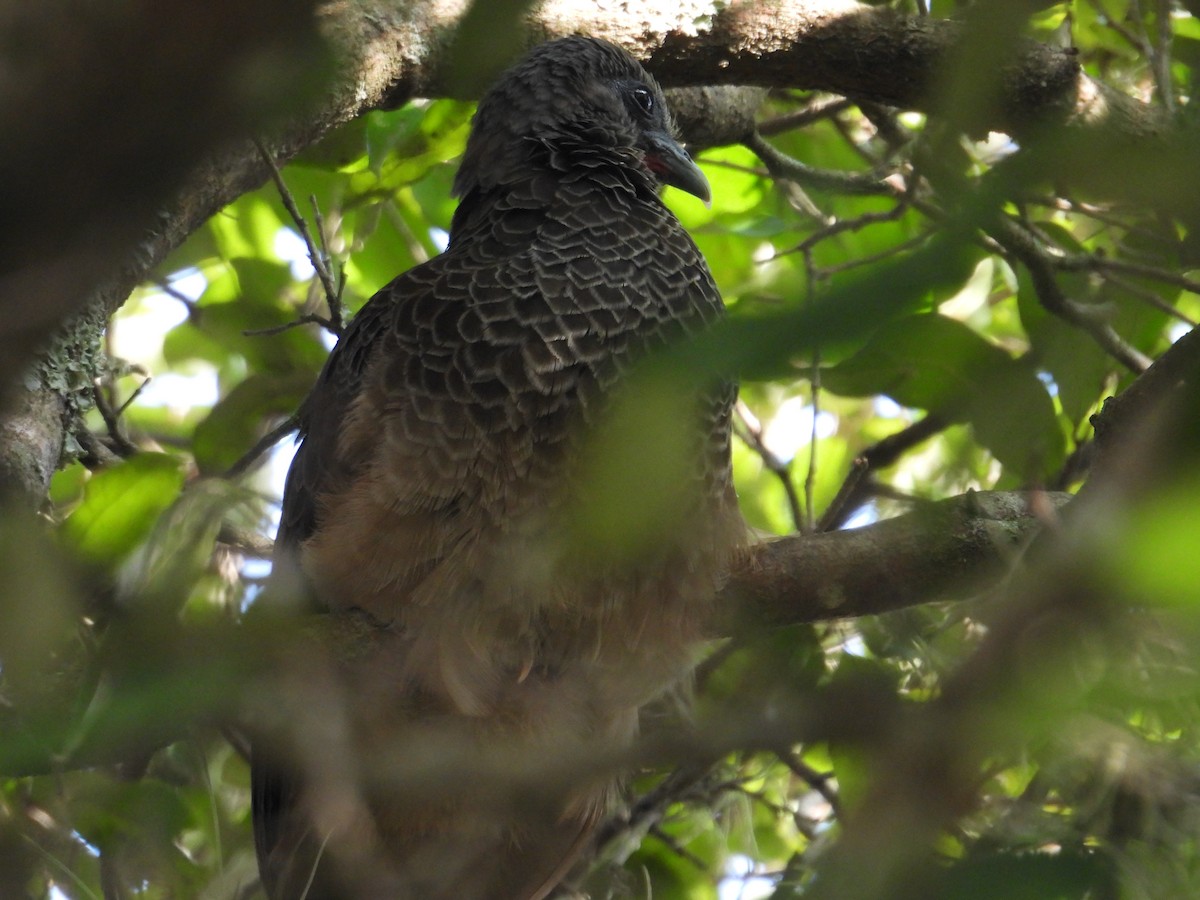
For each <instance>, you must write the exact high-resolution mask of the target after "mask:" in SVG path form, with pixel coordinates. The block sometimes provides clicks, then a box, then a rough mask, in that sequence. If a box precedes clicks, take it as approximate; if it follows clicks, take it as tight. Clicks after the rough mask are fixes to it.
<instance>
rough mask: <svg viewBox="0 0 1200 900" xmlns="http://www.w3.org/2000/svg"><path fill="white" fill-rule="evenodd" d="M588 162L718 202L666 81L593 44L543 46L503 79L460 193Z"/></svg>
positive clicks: (490, 98)
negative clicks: (678, 134)
mask: <svg viewBox="0 0 1200 900" xmlns="http://www.w3.org/2000/svg"><path fill="white" fill-rule="evenodd" d="M588 159H593V160H594V159H603V160H607V161H608V162H610V163H616V164H617V165H623V166H628V167H630V168H633V169H638V170H640V171H641V172H643V173H648V174H650V175H652V176H653V177H654V178H655V179H657V181H658V182H660V183H662V184H669V185H673V186H674V187H677V188H679V189H681V190H684V191H687V192H688V193H689V194H693V195H694V196H696V197H699V198H700V199H701V200H704V201H705V202H708V199H709V187H708V181H707V180H706V179H705V177H704V175H703V173H701V171H700V169H699V168H698V167H697V166H696V164H695V163H694V162H693V161H692V158H691V157H690V156H688V154H687V151H686V150H684V149H683V147H681V146H680V144H679V142H678V141H677V140H676V139H675V131H674V123H673V121H672V119H671V114H670V112H669V111H668V110H667V105H666V102H665V101H664V99H663V94H662V90H661V89H660V88H659V86H658V84H657V82H655V80H654V79H653V78H651V77H650V75H649V74H647V72H646V70H645V69H643V68H642V67H641V65H640V64H639V63H638V61H637V60H635V59H634V58H633V57H632V56H630V55H629V54H628V53H626V52H625V51H624V50H622V49H621V48H620V47H617V46H614V45H613V44H610V43H608V42H607V41H602V40H598V39H596V38H588V37H569V38H563V39H561V40H556V41H550V42H549V43H546V44H542V45H541V46H539V47H537V48H536V49H534V50H533V51H532V52H530V53H529V54H528V55H527V56H525V57H524V58H523V59H522V60H520V61H519V62H517V63H516V64H515V65H514V66H513V67H512V68H510V69H509V70H508V71H507V72H505V73H504V75H502V76H501V77H500V80H499V81H498V82H497V83H496V84H495V86H494V87H493V88H492V89H491V90H490V91H489V92H488V94H487V96H486V97H484V99H483V100H482V101H481V102H480V104H479V110H478V111H477V112H476V114H475V120H474V122H473V125H472V129H471V137H470V139H469V140H468V141H467V151H466V154H465V155H464V156H463V162H462V166H461V168H460V169H459V172H458V176H457V178H456V179H455V182H454V190H455V193H456V194H458V195H459V196H465V195H466V194H468V193H470V192H471V191H472V190H475V189H476V188H482V189H484V190H489V189H492V188H495V187H498V186H502V185H504V184H507V183H516V182H519V181H522V180H525V179H528V178H529V177H530V175H531V174H537V173H540V172H542V171H545V170H547V169H551V170H554V169H556V168H557V169H562V170H564V171H567V170H569V169H570V168H571V166H572V164H578V163H579V162H581V161H584V160H588ZM585 164H586V163H585Z"/></svg>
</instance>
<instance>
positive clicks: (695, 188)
mask: <svg viewBox="0 0 1200 900" xmlns="http://www.w3.org/2000/svg"><path fill="white" fill-rule="evenodd" d="M645 141H646V165H647V166H649V167H650V171H652V172H653V173H654V174H655V175H657V176H658V179H659V180H660V181H661V182H662V183H663V184H669V185H671V187H677V188H679V189H680V190H681V191H687V192H688V193H689V194H691V195H692V196H693V197H699V198H700V199H701V200H703V201H704V204H705V206H708V205H709V204H710V203H711V202H712V191H711V190H710V189H709V187H708V179H707V178H705V177H704V173H703V172H701V171H700V167H699V166H697V165H696V164H695V163H694V162H693V161H692V158H691V157H690V156H689V155H688V152H687V151H686V150H684V149H683V148H682V147H680V146H679V144H678V143H677V142H676V141H675V140H674V139H673V138H672V137H671V136H670V135H668V134H664V133H661V132H651V133H649V134H646V135H645Z"/></svg>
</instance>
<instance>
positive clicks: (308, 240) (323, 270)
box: [254, 138, 341, 334]
mask: <svg viewBox="0 0 1200 900" xmlns="http://www.w3.org/2000/svg"><path fill="white" fill-rule="evenodd" d="M254 146H255V147H256V148H258V153H259V155H260V156H261V157H262V159H263V162H265V163H266V164H267V168H268V169H269V170H270V173H271V180H272V181H274V182H275V187H276V189H277V190H278V191H279V199H280V200H281V201H282V202H283V208H284V209H286V210H287V212H288V215H289V216H291V217H292V221H293V222H295V223H296V229H297V230H298V231H299V232H300V237H302V238H303V239H304V245H305V246H306V247H307V248H308V258H309V260H310V261H311V262H312V267H313V271H315V272H316V273H317V278H319V279H320V281H321V286H322V287H323V288H324V289H325V300H326V302H327V303H328V305H329V310H330V315H331V324H332V321H335V320H336V319H337V317H338V314H337V313H336V312H335V310H337V309H338V308H339V307H340V305H341V302H340V292H339V290H338V288H337V285H336V284H335V283H334V280H333V276H332V275H331V274H330V272H329V268H328V266H326V265H325V260H324V259H323V258H322V255H321V251H320V250H319V249H318V247H317V244H316V242H314V241H313V237H312V233H311V232H310V231H309V228H308V222H306V221H305V219H304V217H303V216H302V215H300V210H299V208H298V207H297V206H296V201H295V199H294V198H293V197H292V192H291V190H289V189H288V186H287V184H286V183H285V182H284V180H283V174H282V173H281V172H280V171H279V166H277V165H275V160H274V158H273V157H272V156H271V154H270V153H268V152H267V148H266V147H265V146H264V145H263V143H262V141H260V140H258V139H257V138H255V139H254ZM330 330H334V329H333V328H331V329H330ZM335 333H336V334H341V332H340V331H335Z"/></svg>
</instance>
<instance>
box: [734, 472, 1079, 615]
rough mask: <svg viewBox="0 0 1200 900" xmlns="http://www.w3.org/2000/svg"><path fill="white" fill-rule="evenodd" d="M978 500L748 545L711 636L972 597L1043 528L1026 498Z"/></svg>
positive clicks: (1055, 498) (1062, 499)
mask: <svg viewBox="0 0 1200 900" xmlns="http://www.w3.org/2000/svg"><path fill="white" fill-rule="evenodd" d="M1036 496H1045V497H1047V498H1048V499H1049V500H1050V501H1052V503H1053V504H1054V505H1062V504H1065V503H1066V502H1067V501H1068V500H1069V499H1070V497H1069V495H1067V494H1051V495H1027V494H1021V493H1001V492H980V493H971V494H963V495H961V496H959V497H954V498H951V499H949V500H943V501H941V502H940V503H933V504H930V505H928V506H927V507H924V508H922V509H919V510H917V511H916V512H912V513H909V514H907V515H903V516H897V517H896V518H894V519H886V520H884V521H882V522H877V523H875V524H874V525H869V526H867V527H865V528H857V529H853V530H849V531H834V532H829V533H828V534H811V535H797V536H794V537H787V538H780V539H778V540H774V541H768V542H766V543H763V544H758V545H756V546H755V547H753V548H752V549H751V551H750V552H749V554H747V556H746V557H745V558H744V559H743V560H742V561H741V563H740V564H739V565H738V566H737V567H735V569H734V571H733V572H732V573H731V576H730V581H729V584H728V585H727V586H726V588H725V590H724V591H723V593H722V594H721V597H720V601H721V607H722V612H723V613H724V614H725V618H724V619H722V620H720V622H719V625H718V628H717V630H718V631H719V632H720V633H728V632H729V631H731V630H736V629H737V628H738V627H739V624H742V625H749V626H751V627H753V626H758V625H768V626H772V625H786V624H793V623H797V622H815V621H820V620H822V619H839V618H852V617H855V616H862V615H869V614H874V613H881V612H888V611H890V610H894V609H902V608H904V607H906V606H914V605H916V604H919V603H928V602H930V601H932V600H937V599H943V598H948V597H950V596H951V595H954V594H958V595H961V594H962V593H963V592H964V591H966V590H969V589H970V587H971V586H975V590H979V589H981V587H982V586H985V585H986V584H988V583H989V582H990V581H992V580H994V579H995V578H996V577H997V576H998V575H1000V574H1001V573H1002V572H1003V571H1005V569H1006V568H1007V567H1008V566H1009V564H1010V563H1011V561H1012V559H1013V556H1014V554H1015V553H1016V552H1017V550H1018V548H1019V546H1020V544H1021V543H1022V542H1023V541H1025V540H1027V539H1028V538H1029V537H1030V536H1031V535H1032V534H1034V533H1035V532H1036V531H1037V530H1038V529H1039V528H1040V527H1041V525H1043V524H1044V522H1043V521H1042V520H1041V518H1039V515H1038V514H1037V513H1036V512H1035V511H1034V508H1033V504H1032V503H1031V497H1036Z"/></svg>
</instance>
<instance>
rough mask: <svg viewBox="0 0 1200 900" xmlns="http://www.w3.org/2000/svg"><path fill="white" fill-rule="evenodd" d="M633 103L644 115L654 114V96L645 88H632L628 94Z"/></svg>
mask: <svg viewBox="0 0 1200 900" xmlns="http://www.w3.org/2000/svg"><path fill="white" fill-rule="evenodd" d="M629 95H630V96H631V97H633V102H634V104H635V105H636V106H637V108H638V109H640V110H641V111H642V112H643V113H645V114H646V115H650V113H652V112H654V95H653V94H651V93H650V92H649V91H648V90H646V89H645V88H634V89H633V90H632V91H630V92H629Z"/></svg>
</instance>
